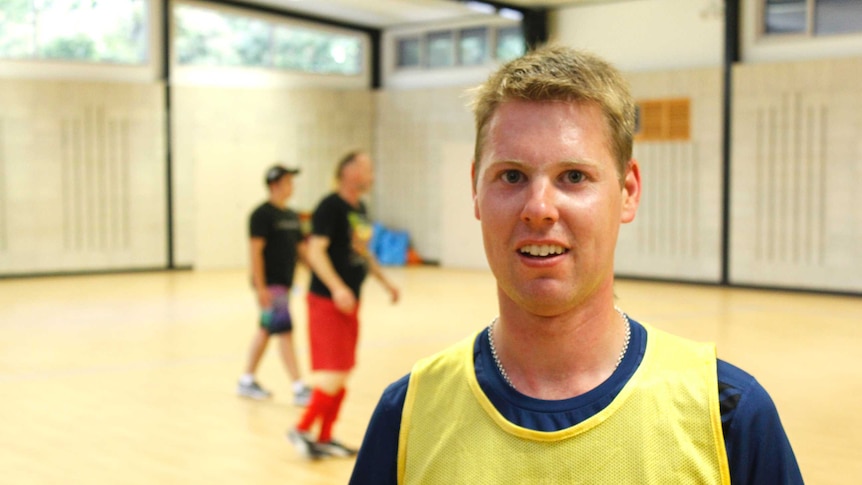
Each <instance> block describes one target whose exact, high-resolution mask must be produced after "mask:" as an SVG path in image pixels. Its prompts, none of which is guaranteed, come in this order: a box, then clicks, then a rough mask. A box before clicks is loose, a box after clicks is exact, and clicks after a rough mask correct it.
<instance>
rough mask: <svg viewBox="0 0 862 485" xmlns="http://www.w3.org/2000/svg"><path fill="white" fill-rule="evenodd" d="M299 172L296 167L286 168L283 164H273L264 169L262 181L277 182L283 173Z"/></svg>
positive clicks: (293, 173)
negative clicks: (264, 174) (264, 175)
mask: <svg viewBox="0 0 862 485" xmlns="http://www.w3.org/2000/svg"><path fill="white" fill-rule="evenodd" d="M298 173H299V169H298V168H287V167H285V166H284V165H273V166H272V167H270V168H269V170H267V171H266V177H265V178H264V181H265V183H266V185H269V184H271V183H274V182H278V181H279V179H281V178H282V177H284V176H285V175H296V174H298Z"/></svg>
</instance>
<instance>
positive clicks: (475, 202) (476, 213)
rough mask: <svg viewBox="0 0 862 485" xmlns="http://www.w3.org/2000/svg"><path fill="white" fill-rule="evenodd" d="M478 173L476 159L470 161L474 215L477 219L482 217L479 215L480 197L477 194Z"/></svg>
mask: <svg viewBox="0 0 862 485" xmlns="http://www.w3.org/2000/svg"><path fill="white" fill-rule="evenodd" d="M478 175H479V174H477V173H476V160H475V159H473V161H472V163H470V186H471V187H472V188H473V190H472V192H473V215H474V216H475V217H476V220H481V219H482V218H481V217H480V216H479V198H478V197H477V195H476V177H477V176H478Z"/></svg>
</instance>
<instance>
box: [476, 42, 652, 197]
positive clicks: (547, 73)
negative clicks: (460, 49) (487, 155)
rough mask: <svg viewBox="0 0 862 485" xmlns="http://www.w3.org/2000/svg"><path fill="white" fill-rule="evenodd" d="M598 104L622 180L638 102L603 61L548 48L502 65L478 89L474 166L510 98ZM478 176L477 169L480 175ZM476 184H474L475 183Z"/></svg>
mask: <svg viewBox="0 0 862 485" xmlns="http://www.w3.org/2000/svg"><path fill="white" fill-rule="evenodd" d="M516 99H517V100H525V101H566V102H581V101H587V102H595V103H597V104H598V105H599V106H600V107H601V109H602V113H603V114H604V116H605V119H606V121H607V126H608V135H609V140H610V146H609V147H608V148H609V149H610V150H611V153H612V154H613V155H614V157H615V158H616V162H617V172H618V174H619V175H620V177H621V178H622V175H623V174H624V173H625V169H626V166H627V164H628V162H629V160H630V159H631V157H632V144H633V141H632V139H633V136H634V126H635V103H634V100H633V99H632V96H631V93H630V92H629V87H628V83H627V82H626V81H625V79H624V78H623V76H622V74H620V72H619V71H618V70H617V69H616V68H615V67H613V66H612V65H610V64H609V63H608V62H606V61H604V60H603V59H601V58H599V57H597V56H595V55H593V54H590V53H587V52H583V51H579V50H576V49H572V48H569V47H563V46H552V45H545V46H542V47H539V48H537V49H535V50H533V51H531V52H528V53H527V54H525V55H524V56H522V57H520V58H518V59H515V60H512V61H510V62H508V63H506V64H505V65H503V66H502V67H501V68H500V69H499V70H498V71H497V72H495V73H494V74H492V75H491V76H490V77H489V78H488V80H487V81H486V82H485V83H484V84H482V85H480V86H479V87H478V88H476V89H475V90H474V99H473V102H472V109H473V114H474V116H475V118H476V146H475V153H474V157H475V158H474V160H475V162H474V163H476V164H478V163H479V161H480V160H481V158H482V148H483V144H484V142H485V135H486V131H487V126H488V122H489V121H490V119H491V117H492V116H493V115H494V112H495V111H496V110H497V108H498V107H499V106H500V104H502V103H504V102H506V101H510V100H516ZM476 172H478V170H477V171H476ZM474 183H475V181H474Z"/></svg>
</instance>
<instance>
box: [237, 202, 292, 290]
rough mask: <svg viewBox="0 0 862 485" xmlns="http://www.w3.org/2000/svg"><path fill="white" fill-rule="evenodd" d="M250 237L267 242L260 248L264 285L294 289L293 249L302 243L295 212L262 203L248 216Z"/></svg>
mask: <svg viewBox="0 0 862 485" xmlns="http://www.w3.org/2000/svg"><path fill="white" fill-rule="evenodd" d="M249 233H250V235H251V237H260V238H263V239H265V240H266V244H265V245H264V248H263V264H264V272H265V273H266V284H267V285H283V286H287V287H290V286H291V285H293V273H294V269H296V255H297V250H296V248H297V245H299V243H300V242H302V229H301V227H300V224H299V216H298V215H297V214H296V212H293V211H292V210H290V209H283V210H282V209H279V208H278V207H276V206H274V205H272V204H270V203H269V202H264V203H263V204H261V205H260V206H258V208H257V209H255V210H254V212H252V213H251V217H250V218H249Z"/></svg>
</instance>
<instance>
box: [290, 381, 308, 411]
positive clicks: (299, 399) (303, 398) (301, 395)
mask: <svg viewBox="0 0 862 485" xmlns="http://www.w3.org/2000/svg"><path fill="white" fill-rule="evenodd" d="M309 401H311V388H310V387H308V386H305V387H303V388H302V390H301V391H299V392H295V393H293V404H294V405H296V406H300V407H306V406H308V402H309Z"/></svg>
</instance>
